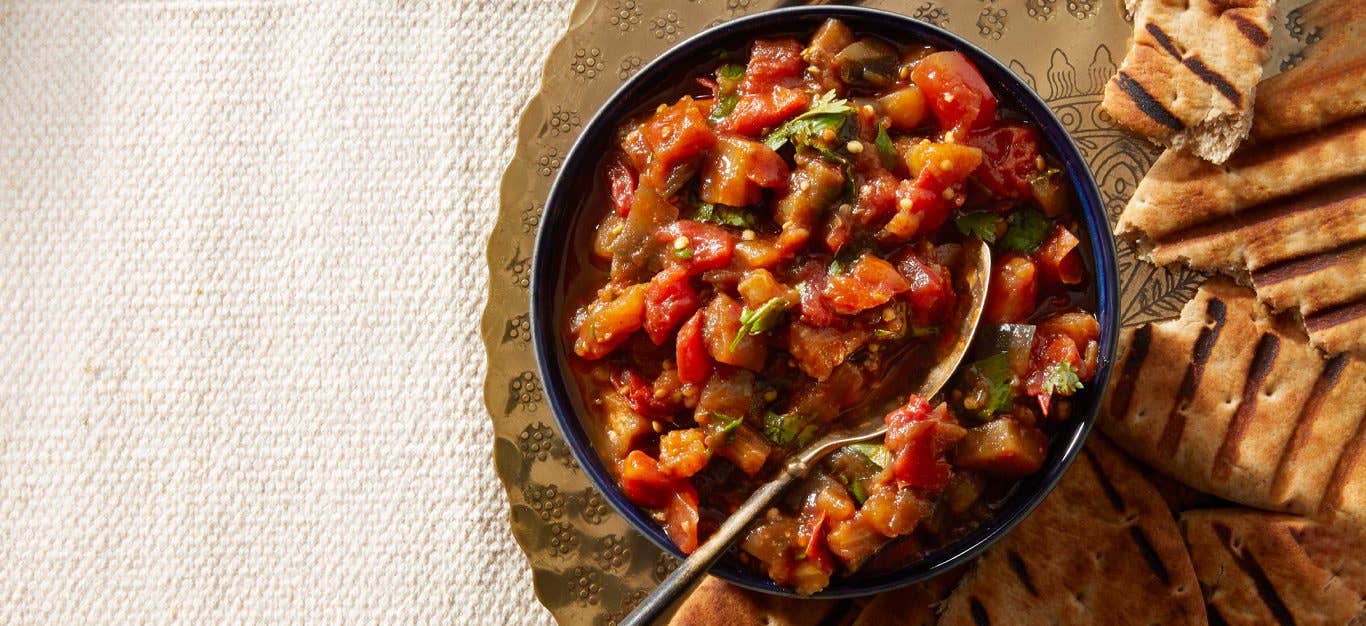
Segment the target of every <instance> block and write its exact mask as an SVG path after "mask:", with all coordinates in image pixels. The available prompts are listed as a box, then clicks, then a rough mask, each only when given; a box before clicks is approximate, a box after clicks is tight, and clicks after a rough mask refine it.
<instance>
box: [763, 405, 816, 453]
mask: <svg viewBox="0 0 1366 626" xmlns="http://www.w3.org/2000/svg"><path fill="white" fill-rule="evenodd" d="M816 432H817V431H816V425H815V424H808V423H807V420H806V418H805V417H802V416H801V415H797V414H795V413H791V414H787V415H780V414H778V413H773V412H769V413H768V414H767V415H765V416H764V429H763V435H764V438H766V439H768V440H769V441H772V442H773V443H775V444H778V445H780V446H788V445H792V444H794V443H795V444H797V445H798V446H804V445H806V444H807V443H810V442H811V440H812V439H814V438H815V436H816Z"/></svg>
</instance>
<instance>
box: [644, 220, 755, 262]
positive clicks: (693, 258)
mask: <svg viewBox="0 0 1366 626" xmlns="http://www.w3.org/2000/svg"><path fill="white" fill-rule="evenodd" d="M655 240H656V241H658V242H660V243H662V244H665V245H664V247H663V249H664V264H665V265H672V266H675V267H679V268H682V269H683V271H684V272H686V273H688V274H689V275H691V274H700V273H702V272H705V271H707V270H719V269H721V268H723V267H725V266H727V265H730V259H731V257H732V256H733V255H734V253H735V236H734V235H732V234H730V231H728V230H726V229H725V228H723V227H721V226H717V225H715V224H704V223H702V222H694V221H691V220H679V221H677V222H674V223H672V224H669V225H668V226H665V227H663V228H661V229H659V233H658V234H656V235H655ZM679 243H682V244H683V245H682V247H679Z"/></svg>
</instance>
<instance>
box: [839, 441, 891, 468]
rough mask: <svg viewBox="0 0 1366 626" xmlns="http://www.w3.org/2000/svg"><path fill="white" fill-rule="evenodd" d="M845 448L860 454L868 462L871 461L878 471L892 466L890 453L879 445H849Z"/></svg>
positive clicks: (885, 447)
mask: <svg viewBox="0 0 1366 626" xmlns="http://www.w3.org/2000/svg"><path fill="white" fill-rule="evenodd" d="M845 447H846V448H849V449H850V450H853V451H854V452H857V453H859V454H862V455H863V456H864V457H865V458H867V459H868V460H869V461H872V462H873V465H876V466H878V469H882V468H884V467H887V466H889V465H891V464H892V452H891V451H890V450H888V449H887V446H884V445H882V444H880V443H851V444H849V445H848V446H845Z"/></svg>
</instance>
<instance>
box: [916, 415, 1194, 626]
mask: <svg viewBox="0 0 1366 626" xmlns="http://www.w3.org/2000/svg"><path fill="white" fill-rule="evenodd" d="M939 623H940V624H944V625H949V626H958V625H964V626H968V625H980V624H984V623H985V624H1059V623H1061V624H1079V623H1100V624H1107V623H1133V624H1204V623H1205V611H1204V606H1203V602H1202V601H1201V596H1200V589H1199V586H1198V585H1197V584H1196V582H1195V572H1194V569H1193V568H1192V567H1191V563H1190V559H1189V557H1188V556H1187V554H1186V549H1185V546H1184V545H1183V543H1182V541H1181V537H1180V534H1179V532H1178V530H1177V527H1176V523H1175V521H1174V520H1173V519H1172V514H1171V511H1170V510H1169V509H1168V508H1167V505H1166V503H1165V502H1164V501H1163V499H1162V496H1161V495H1159V494H1158V493H1157V490H1156V489H1155V488H1154V487H1153V486H1152V484H1151V483H1149V482H1148V481H1147V480H1146V479H1145V478H1143V476H1142V474H1141V473H1140V472H1139V470H1138V468H1137V467H1136V466H1135V465H1134V464H1133V463H1132V462H1131V461H1130V460H1128V459H1127V458H1126V457H1125V456H1124V454H1123V453H1121V452H1119V451H1118V450H1116V449H1114V447H1113V446H1111V445H1109V444H1108V443H1107V442H1106V441H1105V440H1104V438H1103V437H1100V436H1092V437H1091V439H1090V440H1089V441H1088V442H1087V444H1086V449H1085V450H1084V451H1083V453H1082V455H1081V456H1080V457H1078V458H1077V461H1076V462H1075V463H1074V464H1073V465H1072V467H1071V469H1070V470H1068V472H1067V475H1066V476H1064V477H1063V479H1062V481H1061V482H1059V483H1058V486H1057V488H1056V489H1054V491H1053V492H1052V493H1051V494H1049V496H1048V498H1046V499H1045V500H1044V501H1043V504H1041V505H1039V508H1038V509H1036V510H1035V511H1034V512H1033V513H1032V514H1031V515H1030V516H1029V518H1027V519H1026V520H1025V521H1024V522H1022V523H1021V524H1020V526H1019V527H1018V528H1016V529H1015V530H1014V531H1012V532H1011V534H1010V535H1007V536H1006V537H1005V538H1003V539H1001V540H1000V541H999V542H998V543H996V544H995V545H994V546H992V547H991V548H990V549H988V550H987V551H986V552H985V553H983V555H982V556H981V558H979V559H978V560H977V562H976V565H975V566H974V569H973V570H972V571H971V572H969V573H968V574H967V575H966V576H964V578H963V581H962V583H960V584H959V585H958V587H957V588H955V589H954V591H953V593H952V594H950V595H949V597H948V599H946V600H945V601H944V604H943V613H942V614H941V615H940V622H939Z"/></svg>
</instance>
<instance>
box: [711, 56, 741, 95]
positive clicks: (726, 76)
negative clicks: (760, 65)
mask: <svg viewBox="0 0 1366 626" xmlns="http://www.w3.org/2000/svg"><path fill="white" fill-rule="evenodd" d="M744 77H745V66H743V65H740V64H738V63H727V64H725V65H722V66H721V67H718V68H716V80H717V82H718V83H720V84H721V89H723V90H724V89H726V88H728V87H729V88H730V89H734V88H735V85H737V84H738V83H739V82H740V80H741V79H743V78H744ZM722 81H725V82H722ZM726 83H729V85H727V84H726Z"/></svg>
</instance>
